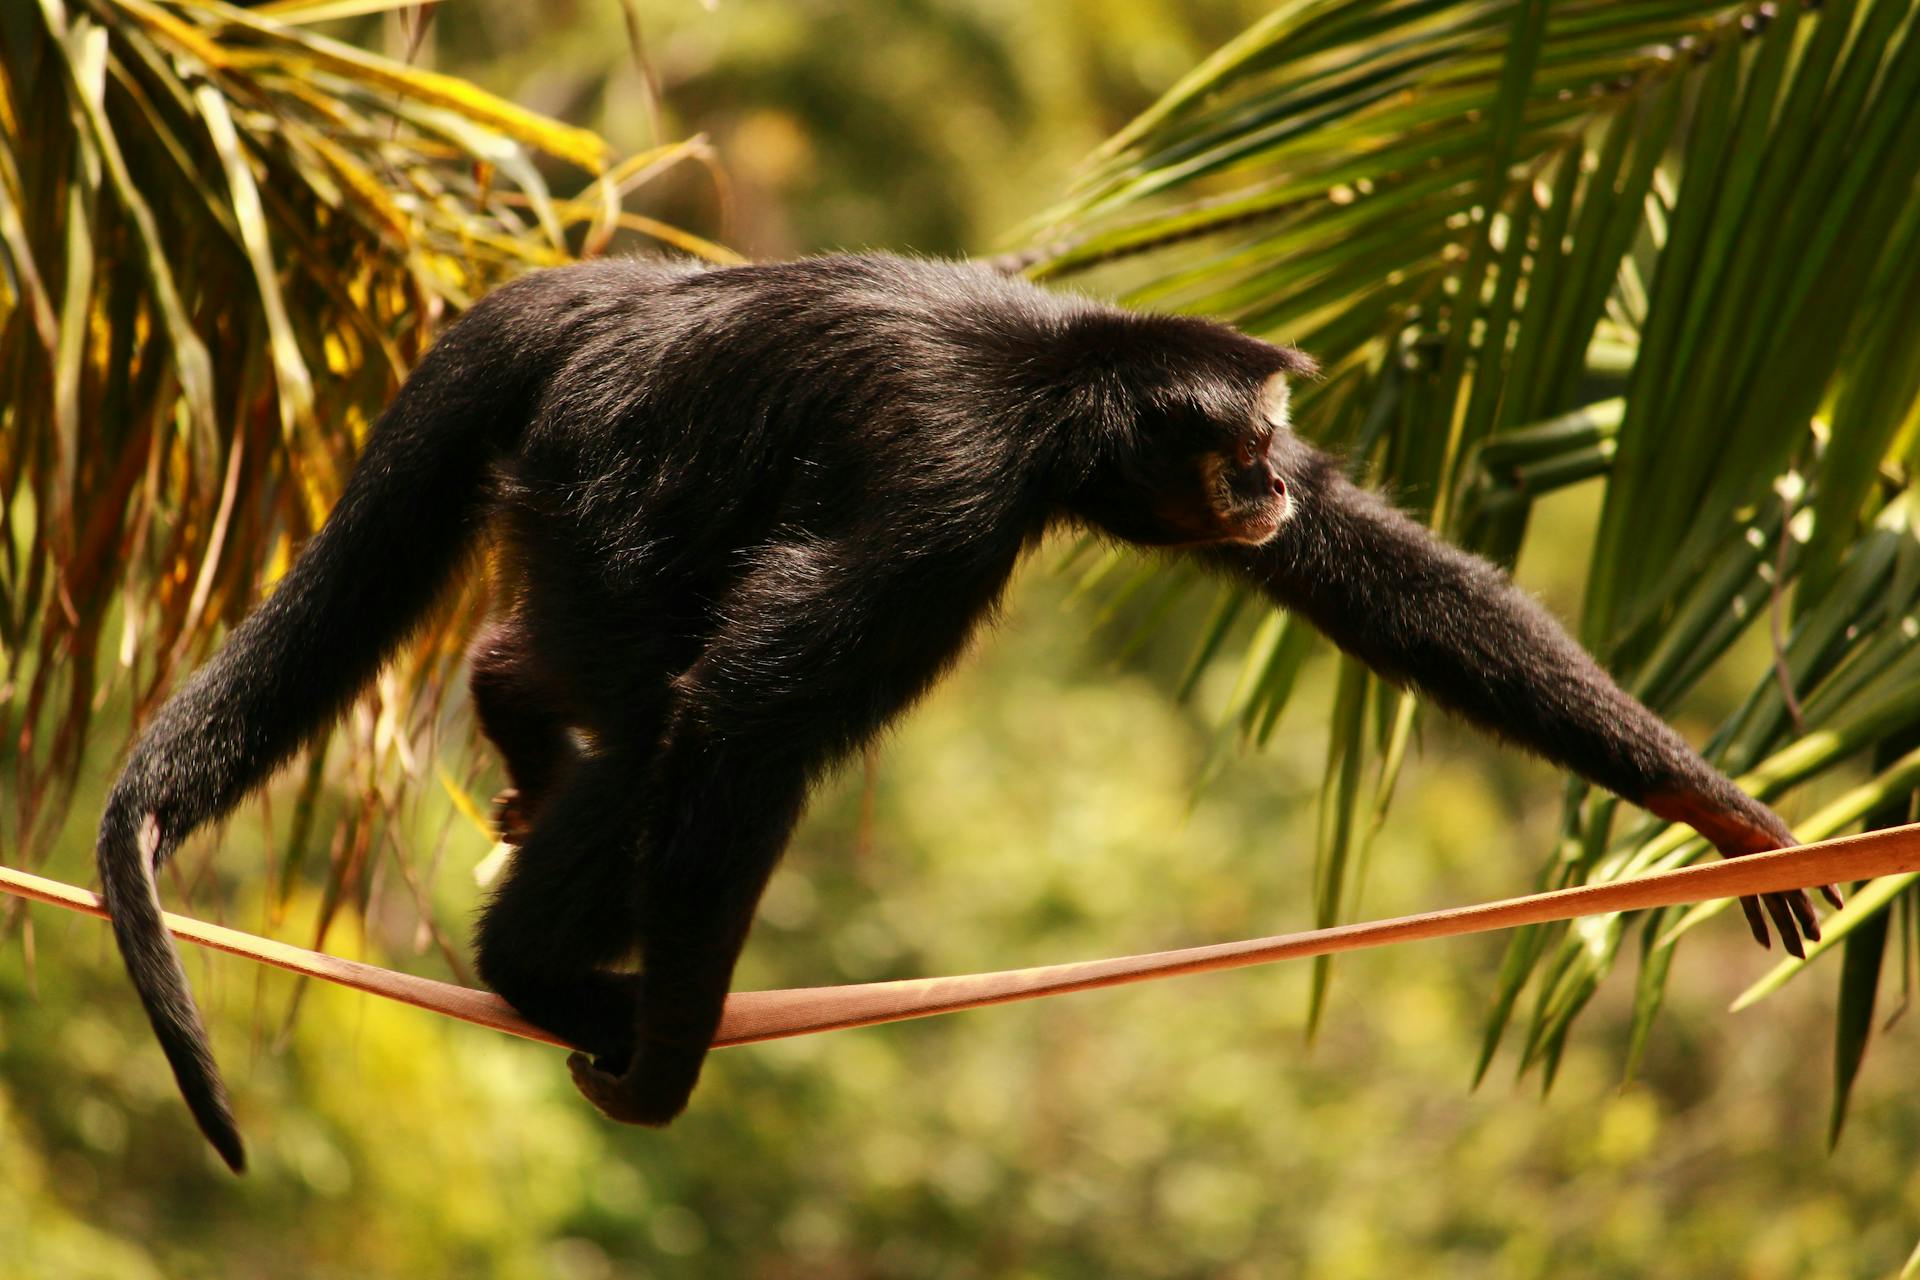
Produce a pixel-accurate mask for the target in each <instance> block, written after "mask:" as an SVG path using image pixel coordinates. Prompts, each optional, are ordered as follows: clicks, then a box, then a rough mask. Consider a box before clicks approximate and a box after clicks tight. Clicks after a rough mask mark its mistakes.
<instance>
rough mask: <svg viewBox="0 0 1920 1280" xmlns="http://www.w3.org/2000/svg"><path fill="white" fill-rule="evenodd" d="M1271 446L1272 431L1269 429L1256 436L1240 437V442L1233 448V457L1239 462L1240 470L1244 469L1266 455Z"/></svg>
mask: <svg viewBox="0 0 1920 1280" xmlns="http://www.w3.org/2000/svg"><path fill="white" fill-rule="evenodd" d="M1272 448H1273V432H1272V430H1270V429H1269V430H1266V431H1262V432H1261V433H1260V434H1259V435H1257V436H1245V437H1242V438H1241V441H1240V443H1239V444H1238V445H1237V446H1235V448H1234V451H1233V459H1234V461H1235V462H1238V463H1239V464H1240V466H1241V469H1242V470H1245V469H1246V468H1249V467H1251V466H1252V465H1253V464H1254V463H1256V462H1258V461H1260V459H1262V458H1264V457H1266V456H1267V453H1268V451H1269V450H1271V449H1272Z"/></svg>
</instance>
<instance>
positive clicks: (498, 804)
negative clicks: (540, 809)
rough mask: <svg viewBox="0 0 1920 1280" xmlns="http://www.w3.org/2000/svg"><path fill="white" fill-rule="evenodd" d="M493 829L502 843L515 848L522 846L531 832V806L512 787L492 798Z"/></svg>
mask: <svg viewBox="0 0 1920 1280" xmlns="http://www.w3.org/2000/svg"><path fill="white" fill-rule="evenodd" d="M493 829H494V830H495V831H498V832H499V833H500V839H501V840H502V841H503V842H504V843H506V844H510V845H514V846H516V847H517V846H519V845H520V844H523V843H524V842H525V841H526V838H527V833H528V832H529V831H531V830H533V813H532V806H531V805H529V804H528V803H527V802H526V801H525V800H524V799H523V798H522V797H521V795H520V793H519V791H517V790H515V789H514V788H513V787H508V788H507V789H506V790H505V791H502V792H501V793H500V794H499V795H497V796H495V797H494V798H493Z"/></svg>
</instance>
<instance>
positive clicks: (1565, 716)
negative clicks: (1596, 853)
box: [1215, 439, 1838, 955]
mask: <svg viewBox="0 0 1920 1280" xmlns="http://www.w3.org/2000/svg"><path fill="white" fill-rule="evenodd" d="M1281 448H1282V449H1283V450H1284V452H1283V454H1282V455H1281V456H1280V457H1279V458H1277V459H1276V461H1277V462H1279V463H1280V465H1281V468H1282V474H1283V475H1284V477H1285V479H1286V482H1287V486H1288V494H1289V497H1290V499H1291V501H1292V503H1293V507H1292V511H1291V514H1290V516H1289V518H1288V520H1287V522H1286V524H1285V525H1283V526H1282V528H1281V531H1280V533H1279V534H1278V535H1277V536H1276V537H1275V538H1274V539H1273V540H1272V541H1270V542H1268V543H1266V544H1264V545H1262V546H1258V547H1232V548H1226V549H1223V550H1221V551H1219V552H1216V553H1215V554H1216V556H1217V557H1218V558H1219V559H1220V560H1222V561H1224V562H1225V563H1227V564H1228V565H1230V566H1231V568H1232V570H1233V571H1234V572H1235V573H1237V574H1239V575H1240V576H1242V577H1245V578H1247V579H1249V580H1251V581H1252V582H1253V583H1254V584H1255V585H1257V586H1258V587H1259V588H1260V589H1261V590H1262V591H1263V592H1265V593H1266V594H1267V595H1268V596H1269V597H1271V598H1272V599H1273V600H1274V601H1275V602H1276V603H1278V604H1279V605H1281V606H1283V607H1284V608H1287V609H1289V610H1292V611H1295V612H1297V613H1299V614H1301V615H1303V616H1304V617H1306V618H1307V619H1308V620H1309V621H1311V622H1312V623H1313V624H1314V626H1316V627H1318V628H1319V629H1320V630H1321V631H1323V632H1325V633H1326V635H1327V636H1328V637H1329V638H1330V639H1332V640H1333V641H1334V643H1336V644H1338V645H1339V646H1340V647H1341V648H1342V649H1344V650H1346V651H1347V652H1348V653H1351V654H1352V655H1354V656H1355V657H1357V658H1359V659H1360V660H1361V661H1363V662H1365V663H1366V664H1367V665H1368V666H1369V667H1372V668H1373V669H1374V670H1375V671H1378V672H1380V673H1381V674H1382V675H1384V676H1386V677H1387V678H1388V679H1390V680H1393V681H1395V682H1396V683H1402V684H1409V685H1412V686H1413V687H1414V688H1416V689H1418V690H1419V691H1420V692H1421V693H1423V694H1425V695H1426V696H1427V697H1428V698H1430V699H1432V700H1433V701H1435V702H1437V703H1439V704H1440V705H1441V706H1443V707H1446V708H1447V709H1448V710H1450V711H1453V712H1455V713H1457V714H1459V715H1461V716H1463V717H1465V718H1466V719H1468V720H1471V721H1473V722H1474V723H1475V724H1478V725H1480V726H1482V727H1484V728H1486V729H1488V730H1491V731H1492V732H1494V733H1497V734H1499V735H1501V736H1503V737H1506V738H1509V739H1511V740H1512V741H1514V742H1516V743H1518V744H1519V745H1521V746H1523V747H1526V748H1528V749H1529V750H1532V751H1535V752H1537V753H1539V754H1540V755H1542V756H1544V757H1546V758H1547V759H1549V760H1551V761H1553V762H1554V763H1556V764H1559V765H1562V766H1564V767H1566V768H1569V769H1572V770H1573V771H1574V772H1576V773H1578V774H1580V775H1581V776H1582V777H1584V778H1587V779H1589V780H1590V781H1592V782H1595V783H1598V784H1599V785H1601V786H1603V787H1606V788H1607V789H1608V790H1610V791H1612V792H1614V793H1615V794H1617V795H1620V796H1622V797H1624V798H1626V799H1628V800H1631V801H1633V802H1634V803H1636V804H1639V805H1641V806H1643V807H1644V808H1646V809H1648V810H1650V811H1651V812H1653V813H1655V814H1658V815H1659V816H1660V817H1662V818H1667V819H1670V820H1675V821H1680V822H1685V823H1687V824H1688V825H1690V826H1692V827H1693V828H1694V829H1695V830H1696V831H1698V832H1700V834H1701V835H1703V836H1705V837H1706V838H1707V839H1708V840H1710V841H1711V842H1712V843H1713V845H1714V846H1715V847H1716V848H1717V849H1719V850H1720V852H1721V853H1722V854H1724V855H1726V856H1728V857H1736V856H1738V855H1740V854H1745V853H1759V852H1763V851H1765V850H1768V849H1775V848H1780V847H1782V846H1785V845H1791V844H1795V843H1797V842H1796V841H1795V840H1794V837H1793V833H1792V832H1791V831H1790V830H1788V829H1787V826H1786V824H1785V823H1783V822H1781V820H1780V819H1779V817H1778V816H1776V815H1775V814H1774V813H1773V811H1772V810H1770V809H1768V808H1767V807H1766V806H1765V805H1763V804H1761V803H1760V802H1759V801H1757V800H1755V799H1754V798H1753V797H1752V796H1749V795H1748V794H1747V793H1746V792H1744V791H1742V790H1740V788H1738V787H1736V786H1734V785H1733V783H1732V782H1731V781H1729V780H1728V779H1727V778H1726V777H1725V775H1723V774H1721V773H1720V772H1719V771H1718V770H1716V769H1715V768H1713V766H1712V765H1709V764H1708V763H1707V762H1706V761H1705V760H1702V759H1701V758H1700V756H1699V755H1698V754H1696V753H1695V752H1694V751H1693V749H1692V748H1691V747H1689V746H1688V745H1687V744H1686V742H1685V741H1683V740H1682V739H1681V737H1680V736H1679V735H1678V734H1677V733H1675V732H1674V731H1673V730H1672V729H1671V728H1669V727H1668V726H1667V725H1666V724H1665V723H1664V722H1663V721H1662V720H1661V719H1660V718H1659V717H1658V716H1656V715H1654V714H1653V713H1652V712H1651V711H1649V710H1647V708H1646V707H1645V706H1643V705H1642V704H1641V703H1640V702H1639V701H1638V700H1636V699H1635V698H1633V697H1632V696H1631V695H1630V694H1628V693H1627V692H1626V691H1625V690H1623V689H1621V688H1620V687H1619V686H1618V685H1616V684H1615V683H1614V682H1613V680H1612V679H1611V677H1609V676H1608V675H1607V673H1606V672H1605V671H1603V670H1601V669H1600V667H1599V665H1598V664H1596V663H1595V662H1594V661H1593V659H1592V658H1591V657H1589V656H1588V655H1587V653H1586V651H1585V650H1583V649H1582V648H1581V647H1580V646H1579V645H1578V644H1577V643H1575V642H1574V640H1573V639H1572V637H1570V636H1569V635H1568V634H1567V633H1566V631H1565V629H1564V628H1563V627H1561V625H1560V624H1559V623H1558V622H1557V621H1555V620H1554V618H1553V617H1552V615H1550V614H1549V613H1547V611H1546V610H1545V609H1543V608H1541V607H1540V605H1539V604H1537V603H1536V602H1535V601H1534V600H1533V599H1531V598H1530V597H1529V596H1528V595H1526V593H1524V592H1522V591H1520V590H1519V589H1518V588H1516V587H1515V586H1514V585H1513V584H1512V583H1511V582H1510V581H1509V580H1508V579H1507V576H1506V575H1505V574H1504V573H1502V572H1501V571H1500V570H1499V569H1497V568H1496V567H1494V566H1493V565H1492V564H1489V563H1488V562H1487V561H1485V560H1482V559H1480V558H1479V557H1477V556H1473V555H1469V554H1468V553H1466V552H1464V551H1461V550H1459V549H1458V548H1456V547H1452V546H1449V545H1448V544H1447V543H1445V542H1443V541H1441V540H1440V539H1439V538H1437V537H1435V536H1434V535H1433V534H1431V533H1429V532H1428V531H1427V530H1426V529H1425V528H1423V527H1422V526H1420V525H1419V524H1417V523H1415V522H1414V521H1412V520H1410V519H1408V518H1407V517H1406V516H1404V515H1402V514H1401V513H1400V512H1398V511H1396V510H1394V509H1393V507H1391V506H1390V505H1388V504H1387V503H1386V502H1385V501H1383V500H1382V499H1381V498H1379V497H1378V496H1377V495H1375V494H1372V493H1369V492H1367V491H1366V490H1364V489H1361V488H1359V487H1358V486H1356V485H1354V484H1353V483H1352V482H1351V481H1349V480H1348V479H1347V478H1346V477H1345V476H1344V475H1342V474H1341V472H1340V470H1339V467H1338V465H1337V464H1336V463H1335V462H1334V461H1333V460H1332V459H1331V458H1329V457H1327V456H1326V455H1325V454H1322V453H1320V452H1319V451H1318V450H1316V449H1313V448H1312V447H1310V446H1308V445H1307V444H1305V443H1304V442H1302V441H1299V440H1297V439H1291V440H1288V441H1287V442H1286V443H1285V444H1284V445H1282V446H1281ZM1826 892H1827V896H1828V897H1829V899H1830V900H1832V901H1835V902H1837V901H1838V899H1837V898H1835V897H1834V895H1833V894H1832V891H1831V890H1827V891H1826ZM1742 905H1743V906H1744V907H1745V908H1746V912H1747V920H1748V923H1749V924H1750V925H1751V926H1752V928H1753V932H1754V937H1755V938H1756V939H1757V940H1758V941H1759V942H1760V943H1761V944H1762V945H1766V944H1767V941H1768V939H1767V929H1766V924H1765V922H1764V919H1763V917H1762V916H1761V914H1760V908H1759V904H1757V903H1755V902H1754V901H1753V900H1751V899H1743V900H1742ZM1766 907H1767V910H1768V912H1769V913H1770V914H1771V915H1772V916H1773V919H1774V923H1775V924H1776V925H1778V926H1779V928H1780V932H1781V935H1782V939H1781V940H1782V942H1783V943H1784V944H1785V946H1786V948H1787V950H1788V951H1790V952H1792V953H1793V954H1795V955H1799V954H1801V951H1802V947H1801V943H1800V938H1801V935H1804V936H1805V937H1807V938H1808V939H1810V940H1817V939H1818V938H1819V936H1820V931H1819V926H1818V924H1817V923H1816V922H1815V917H1814V913H1813V906H1812V904H1811V903H1810V902H1809V901H1808V900H1807V896H1806V895H1805V894H1804V893H1793V894H1780V895H1774V896H1770V897H1768V898H1767V899H1766Z"/></svg>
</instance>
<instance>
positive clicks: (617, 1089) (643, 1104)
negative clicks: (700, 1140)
mask: <svg viewBox="0 0 1920 1280" xmlns="http://www.w3.org/2000/svg"><path fill="white" fill-rule="evenodd" d="M706 1056H707V1052H706V1050H705V1049H685V1048H681V1047H680V1046H678V1045H667V1044H660V1043H657V1042H656V1043H651V1044H642V1045H641V1047H640V1050H639V1053H638V1054H637V1055H636V1057H635V1059H634V1061H633V1063H632V1065H630V1066H629V1067H628V1068H627V1069H626V1070H625V1071H624V1072H622V1073H620V1074H618V1075H616V1074H614V1073H613V1072H612V1071H610V1070H608V1069H607V1067H608V1066H611V1065H613V1064H611V1063H609V1062H608V1061H607V1060H606V1059H604V1058H600V1059H595V1058H589V1057H588V1056H587V1055H586V1054H584V1053H574V1054H569V1055H568V1057H567V1070H569V1071H571V1072H572V1073H573V1083H574V1087H575V1088H577V1089H579V1090H580V1092H581V1093H582V1094H584V1095H585V1096H586V1099H587V1101H588V1102H591V1103H592V1104H593V1105H594V1106H596V1107H598V1108H599V1109H600V1114H601V1115H604V1116H605V1117H607V1119H609V1120H618V1121H619V1122H620V1123H622V1124H640V1125H646V1126H647V1127H648V1128H651V1129H658V1128H660V1127H662V1126H664V1125H666V1124H668V1123H669V1122H670V1121H672V1119H673V1118H674V1117H675V1116H677V1115H679V1114H680V1113H681V1112H682V1111H684V1110H686V1107H687V1099H688V1098H689V1097H690V1096H692V1094H693V1086H694V1084H695V1083H696V1082H698V1080H699V1079H700V1063H701V1062H702V1060H704V1059H705V1058H706Z"/></svg>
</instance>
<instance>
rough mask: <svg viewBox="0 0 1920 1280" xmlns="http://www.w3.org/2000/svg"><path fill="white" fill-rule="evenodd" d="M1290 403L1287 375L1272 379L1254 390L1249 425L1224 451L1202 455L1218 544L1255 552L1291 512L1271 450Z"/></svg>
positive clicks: (1275, 459)
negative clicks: (1257, 392)
mask: <svg viewBox="0 0 1920 1280" xmlns="http://www.w3.org/2000/svg"><path fill="white" fill-rule="evenodd" d="M1290 398H1291V392H1290V389H1289V387H1288V385H1287V376H1286V375H1285V374H1284V373H1276V374H1274V375H1273V376H1272V377H1270V378H1268V379H1267V380H1266V382H1265V383H1264V384H1263V385H1262V386H1261V388H1260V399H1259V402H1258V408H1257V411H1256V413H1255V414H1254V417H1253V420H1252V421H1251V422H1249V423H1245V424H1243V425H1241V426H1240V427H1239V429H1238V430H1237V431H1235V432H1234V433H1233V435H1232V436H1231V437H1230V439H1229V440H1228V441H1227V447H1226V448H1224V449H1221V450H1219V451H1217V452H1209V453H1207V454H1204V455H1202V458H1201V477H1202V479H1203V481H1204V482H1205V485H1206V495H1207V505H1208V508H1209V510H1210V512H1211V513H1212V515H1213V517H1214V519H1215V521H1216V523H1217V524H1218V527H1219V528H1220V530H1221V534H1220V540H1221V541H1225V542H1240V543H1245V544H1246V545H1248V546H1255V547H1257V546H1259V545H1260V544H1261V543H1263V542H1266V541H1269V540H1270V539H1271V538H1272V537H1273V536H1274V535H1275V534H1277V533H1279V532H1280V526H1281V525H1282V524H1284V523H1286V519H1287V516H1288V515H1289V514H1290V513H1291V511H1292V509H1293V502H1292V499H1291V498H1290V496H1289V495H1288V493H1287V482H1286V478H1285V477H1284V476H1282V475H1281V474H1280V464H1279V459H1278V458H1277V456H1276V450H1275V448H1274V442H1275V441H1276V440H1278V439H1279V438H1280V434H1281V432H1283V431H1285V430H1286V429H1287V426H1288V422H1289V421H1290V419H1289V417H1288V413H1287V406H1288V402H1289V400H1290Z"/></svg>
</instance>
